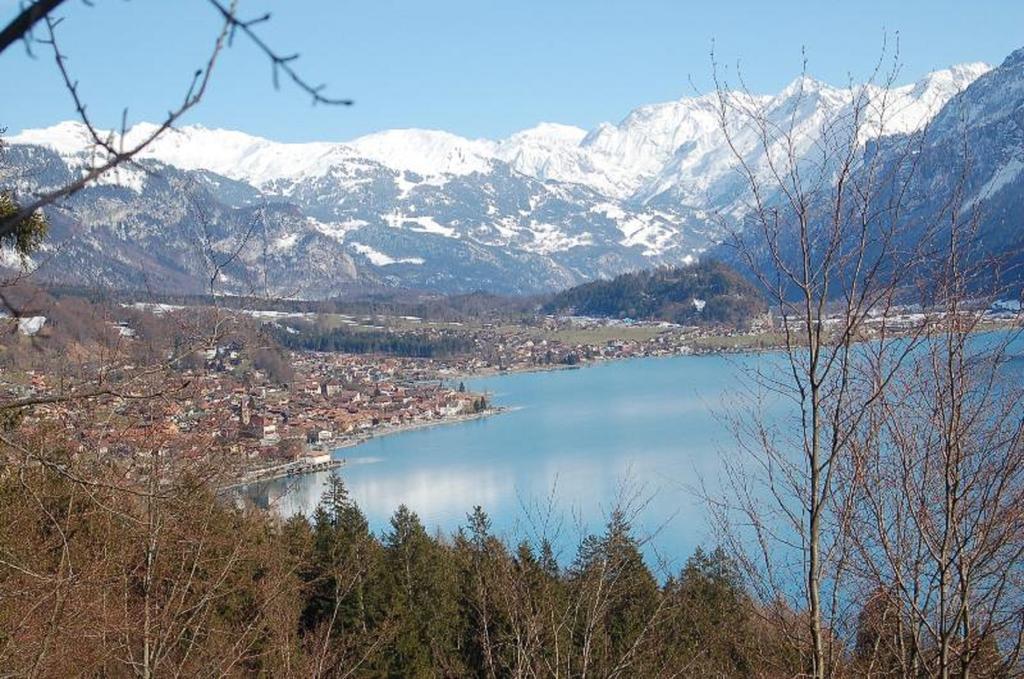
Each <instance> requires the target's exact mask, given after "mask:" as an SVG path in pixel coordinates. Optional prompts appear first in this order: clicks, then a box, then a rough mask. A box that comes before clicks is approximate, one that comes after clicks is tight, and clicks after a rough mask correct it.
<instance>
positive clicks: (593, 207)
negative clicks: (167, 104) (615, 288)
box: [0, 64, 988, 297]
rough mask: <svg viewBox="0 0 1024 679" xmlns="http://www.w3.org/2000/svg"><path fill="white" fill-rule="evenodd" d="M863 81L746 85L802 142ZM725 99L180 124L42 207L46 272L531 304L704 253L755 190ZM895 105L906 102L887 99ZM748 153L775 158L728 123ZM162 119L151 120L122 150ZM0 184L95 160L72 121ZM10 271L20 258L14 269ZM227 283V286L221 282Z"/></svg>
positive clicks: (45, 132) (938, 79) (41, 260)
mask: <svg viewBox="0 0 1024 679" xmlns="http://www.w3.org/2000/svg"><path fill="white" fill-rule="evenodd" d="M987 70H988V67H987V66H985V65H983V64H968V65H964V66H958V67H955V68H952V69H948V70H945V71H937V72H935V73H932V74H929V75H928V76H926V77H925V78H924V79H923V80H921V81H920V82H918V83H914V84H911V85H907V86H904V87H900V88H897V89H894V90H890V91H888V92H884V91H882V90H880V89H872V90H869V91H867V92H866V95H867V96H868V97H869V98H871V99H872V101H874V100H875V99H877V98H880V97H882V96H883V95H884V96H885V97H886V98H887V99H888V101H890V102H891V103H890V106H891V107H893V108H891V109H890V110H895V111H896V115H895V116H894V117H893V118H892V119H891V120H890V125H889V126H888V127H887V128H886V129H884V130H879V129H877V126H876V125H873V124H872V121H871V120H870V117H869V119H868V120H867V121H865V123H864V125H863V126H862V129H861V132H860V134H861V136H862V137H863V138H864V140H865V141H867V140H869V139H872V138H874V137H877V136H878V135H879V134H891V133H900V132H910V131H914V130H917V129H919V128H920V127H921V126H922V125H924V124H926V123H927V122H928V121H929V120H930V119H931V118H932V116H934V115H935V114H936V113H937V112H938V111H939V110H940V109H941V108H942V106H943V105H944V104H945V103H946V102H947V101H949V99H950V98H951V97H953V96H954V95H955V94H956V93H957V92H960V91H961V90H963V89H964V88H966V87H968V86H969V85H970V83H971V82H973V81H974V80H975V79H977V78H978V77H979V76H980V75H982V74H983V73H985V72H986V71H987ZM861 93H863V92H862V91H860V90H849V89H842V88H835V87H831V86H829V85H826V84H824V83H820V82H817V81H813V80H810V79H806V78H804V79H799V80H797V81H795V82H794V83H793V84H792V85H790V86H789V87H787V88H786V89H785V90H783V91H782V92H781V93H779V94H778V95H774V96H754V95H748V94H740V93H735V94H732V95H730V96H734V97H736V98H737V100H743V101H746V102H747V103H750V104H751V105H757V106H759V107H762V108H763V110H764V111H765V112H766V114H767V115H769V116H772V117H775V118H778V119H785V120H787V121H791V122H792V124H793V125H794V129H795V130H796V131H797V133H798V137H799V139H800V143H801V145H802V148H804V149H806V148H809V147H810V146H811V145H812V144H813V143H814V141H815V138H816V135H817V134H818V130H819V128H820V124H821V121H822V120H824V119H826V118H827V117H829V116H830V115H833V114H834V113H835V112H836V111H841V110H842V109H843V107H844V106H849V105H850V102H851V101H852V100H853V99H854V97H856V96H857V95H858V94H861ZM715 101H716V100H715V98H714V96H713V95H705V96H701V97H693V98H684V99H681V100H679V101H675V102H669V103H665V104H656V105H651V106H643V107H640V108H638V109H636V110H634V111H632V112H631V113H630V114H629V115H627V116H626V117H625V118H624V119H623V120H622V121H621V122H620V123H619V124H618V125H611V124H603V125H600V126H598V127H597V128H595V129H594V130H591V131H589V132H587V131H584V130H582V129H579V128H575V127H570V126H565V125H556V124H542V125H539V126H537V127H535V128H532V129H529V130H525V131H523V132H519V133H517V134H514V135H512V136H511V137H509V138H507V139H504V140H499V141H491V140H472V139H465V138H462V137H458V136H455V135H452V134H449V133H446V132H440V131H433V130H389V131H385V132H380V133H377V134H372V135H369V136H366V137H361V138H359V139H356V140H354V141H351V142H348V143H333V142H315V143H303V144H285V143H277V142H273V141H270V140H266V139H261V138H259V137H254V136H251V135H247V134H244V133H242V132H235V131H227V130H211V129H206V128H203V127H200V126H189V127H184V128H182V129H180V130H175V131H171V132H169V133H167V134H166V135H165V136H163V137H161V138H160V139H159V140H158V141H157V142H156V143H154V144H153V145H152V146H150V147H149V148H148V149H147V150H146V152H145V154H144V156H143V157H142V158H141V159H140V160H139V161H138V162H137V163H136V164H135V165H133V166H132V167H128V168H124V169H121V170H119V171H118V172H117V173H116V174H113V175H109V176H107V177H105V178H104V180H103V182H102V184H101V185H97V186H93V187H90V188H89V189H87V190H85V191H83V192H81V193H79V194H77V195H76V196H74V197H73V198H71V199H70V200H69V201H68V202H67V203H66V204H65V205H63V206H62V207H61V209H59V210H57V209H54V210H50V216H51V221H52V222H53V223H54V236H55V237H54V239H52V241H51V244H50V249H49V250H48V251H46V252H43V253H40V256H39V257H37V260H38V261H37V262H36V264H37V265H38V266H40V267H41V271H40V275H41V276H43V277H46V278H50V279H56V280H61V281H64V282H73V283H79V284H81V283H85V284H107V285H118V286H126V285H131V286H136V287H137V286H141V285H145V286H150V287H155V288H162V289H168V290H182V291H197V292H203V291H205V290H207V289H208V288H209V287H210V282H211V279H214V281H213V282H214V284H215V286H216V287H218V288H219V289H220V290H221V291H225V292H234V293H249V292H261V291H262V292H265V293H266V294H275V295H290V296H306V297H312V296H329V295H334V294H338V293H339V292H342V291H344V290H345V289H346V288H347V287H349V286H353V285H375V286H376V285H385V286H405V287H414V288H423V289H431V290H440V291H445V292H459V291H471V290H476V289H485V290H489V291H493V292H503V293H523V292H535V291H543V290H552V289H558V288H564V287H569V286H571V285H575V284H577V283H580V282H583V281H586V280H592V279H594V278H599V277H610V276H614V275H616V274H619V273H622V272H625V271H632V270H637V269H641V268H646V267H651V266H657V265H678V264H680V263H685V262H689V261H692V260H693V259H694V258H697V257H699V256H700V254H701V253H702V252H704V251H705V250H706V249H707V248H708V247H710V246H712V245H713V244H714V243H715V242H716V240H717V239H718V238H719V237H720V235H721V229H722V227H723V224H724V223H726V222H728V221H729V220H731V219H735V218H736V216H737V215H739V214H741V213H742V209H743V204H744V201H745V198H746V196H745V193H744V190H743V188H742V184H741V183H740V182H739V177H738V175H737V174H736V172H735V168H736V163H735V160H734V158H733V156H732V154H731V152H730V151H729V149H728V148H727V147H726V146H725V145H724V143H723V135H722V132H721V130H720V129H719V120H718V117H717V113H716V103H715ZM892 102H895V103H892ZM730 124H732V125H735V126H736V132H737V137H736V139H737V146H738V148H739V150H740V152H741V153H742V154H743V155H744V158H745V160H746V161H747V162H749V163H751V165H752V166H754V167H760V166H762V165H763V162H764V158H763V155H764V153H763V150H762V149H760V148H759V146H758V144H757V143H756V142H757V140H756V139H755V138H753V137H752V136H751V135H750V134H749V131H746V130H744V129H742V128H741V127H740V126H739V125H738V123H737V122H736V121H731V122H730ZM150 129H152V128H151V126H148V125H146V124H140V125H138V126H136V127H134V128H132V129H131V130H129V131H128V132H127V134H126V140H125V142H126V143H131V141H132V140H133V139H137V138H139V137H140V136H141V135H143V134H145V133H146V132H147V131H148V130H150ZM8 141H9V142H10V143H11V147H10V148H9V149H8V150H7V152H6V154H5V155H4V157H3V160H2V165H0V182H2V183H3V184H5V185H9V184H14V185H16V186H17V187H18V189H19V190H20V191H21V192H23V193H31V192H33V191H38V190H40V189H46V188H50V187H53V186H55V185H57V184H59V183H60V182H61V181H64V180H66V179H67V178H68V177H70V176H72V175H73V174H75V173H78V172H81V171H82V170H83V169H86V168H88V167H89V166H91V165H92V164H93V163H95V162H96V161H97V157H96V151H95V149H94V148H93V146H92V144H91V143H90V140H89V138H88V136H87V135H86V133H85V130H84V129H83V128H82V126H81V125H79V124H77V123H61V124H59V125H56V126H54V127H50V128H46V129H39V130H26V131H23V132H21V133H20V134H18V135H15V136H13V137H11V138H10V139H9V140H8ZM8 263H9V262H8ZM214 273H218V274H219V275H218V276H214V275H213V274H214Z"/></svg>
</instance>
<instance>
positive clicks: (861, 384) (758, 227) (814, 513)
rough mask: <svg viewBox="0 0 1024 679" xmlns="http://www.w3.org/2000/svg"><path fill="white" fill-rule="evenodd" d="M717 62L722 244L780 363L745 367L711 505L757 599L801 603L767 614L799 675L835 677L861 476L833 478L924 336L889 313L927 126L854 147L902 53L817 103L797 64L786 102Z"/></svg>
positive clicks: (909, 261)
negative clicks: (734, 451)
mask: <svg viewBox="0 0 1024 679" xmlns="http://www.w3.org/2000/svg"><path fill="white" fill-rule="evenodd" d="M712 63H713V66H714V74H715V83H716V95H717V96H716V102H717V112H718V117H719V123H720V129H721V131H722V134H723V137H724V140H725V143H726V144H727V145H728V147H729V148H730V150H731V151H732V153H733V156H734V158H735V162H736V167H737V170H738V171H739V173H740V175H741V177H742V179H743V186H744V188H745V195H746V196H748V200H747V205H746V208H745V210H744V217H743V219H742V220H741V221H740V223H739V224H736V225H732V226H730V234H731V235H730V238H729V239H728V244H729V245H731V246H732V248H733V250H734V252H735V256H736V258H737V259H738V260H739V261H740V262H741V263H742V264H743V265H744V266H745V268H746V269H747V270H748V271H749V272H750V273H751V275H753V276H754V277H755V278H756V279H757V281H758V282H759V283H760V284H761V286H762V287H763V289H764V290H765V291H766V293H767V295H768V298H769V302H770V306H771V308H772V312H773V314H774V317H775V319H776V322H778V323H779V324H780V325H781V327H780V328H779V331H780V332H781V334H782V337H783V341H784V351H783V354H782V357H781V359H780V360H779V361H768V362H767V364H760V367H758V368H756V369H752V370H751V373H750V374H751V379H752V381H751V385H750V386H751V389H752V393H753V394H754V395H756V396H757V402H756V403H755V404H754V406H755V412H754V413H753V414H754V415H755V416H754V417H746V416H745V415H742V416H739V417H736V418H735V420H734V422H733V424H734V427H735V431H736V433H737V435H738V443H739V446H738V447H739V454H738V455H737V456H736V457H734V458H732V459H731V460H729V461H728V477H729V480H728V481H727V487H728V488H729V492H728V493H727V497H726V498H724V499H723V498H719V500H718V501H717V502H716V503H715V507H716V512H715V513H716V516H717V517H718V518H719V519H720V520H721V526H722V527H723V528H724V529H725V531H726V535H728V536H729V539H730V540H731V544H733V546H734V547H735V548H736V549H737V550H743V551H745V553H746V554H747V555H748V556H747V560H746V566H747V570H748V573H749V574H750V576H751V577H752V578H753V581H754V582H755V583H756V585H757V587H758V590H759V592H760V595H761V596H762V597H763V599H764V600H765V602H766V603H771V602H784V601H792V602H793V605H792V606H783V607H781V608H776V609H775V610H779V611H788V610H792V609H795V610H797V611H801V616H799V617H798V618H796V619H794V618H792V617H791V616H788V615H785V616H783V617H782V618H780V619H779V620H777V621H776V622H777V624H779V625H780V626H781V627H783V628H787V627H788V628H789V629H790V630H791V631H790V634H791V636H792V642H793V644H794V645H795V646H796V647H797V648H799V649H800V650H801V653H804V654H805V655H804V657H805V662H806V668H807V672H808V673H809V675H810V676H813V677H815V678H819V677H827V676H833V675H834V674H836V673H837V671H838V668H839V665H840V662H841V660H842V657H843V653H842V648H843V644H842V643H841V642H842V639H843V636H844V635H845V634H848V633H849V630H848V629H844V624H845V621H848V620H849V619H850V615H849V603H850V602H849V599H848V598H846V597H845V596H844V586H845V579H846V577H847V574H848V569H849V559H850V557H851V554H852V545H851V541H850V538H851V526H850V517H849V515H850V512H851V503H852V501H853V499H854V497H855V493H854V487H852V486H851V485H849V482H851V481H856V480H857V479H843V482H842V483H839V482H838V479H837V473H838V471H839V469H840V466H841V462H842V460H843V459H844V457H845V456H847V455H849V454H850V449H851V442H852V439H853V437H854V435H855V434H856V432H858V431H859V428H860V426H861V423H862V421H863V419H864V418H865V417H866V414H867V413H868V409H869V406H870V405H871V404H872V403H874V402H876V401H877V400H878V399H879V398H880V396H881V395H882V394H883V393H884V392H885V390H886V388H887V386H888V384H889V383H890V381H891V380H892V379H893V378H894V376H895V375H896V374H897V373H898V372H899V371H900V369H901V366H902V365H903V363H904V362H905V361H906V359H907V357H908V356H909V355H910V354H911V353H912V352H913V351H914V349H915V347H916V346H917V345H918V344H919V342H920V340H921V328H920V327H918V326H914V327H899V328H897V327H896V326H895V324H894V323H893V321H892V320H891V319H892V317H893V316H894V313H895V311H896V309H897V305H898V302H899V300H900V295H901V293H902V292H903V291H904V290H906V289H907V288H908V287H910V286H911V285H912V284H913V283H914V280H915V279H914V274H915V265H916V264H917V263H918V262H920V261H922V260H923V258H925V257H926V256H927V252H926V247H924V245H922V244H924V243H928V242H930V241H929V239H928V238H927V237H926V238H922V239H920V240H918V241H916V242H910V243H908V242H907V240H906V239H905V238H903V237H902V234H903V231H904V229H905V225H904V224H903V219H904V217H905V214H904V213H905V205H906V197H905V192H906V188H907V187H908V186H909V184H910V182H911V181H912V179H913V177H914V172H915V169H916V165H915V163H916V158H917V154H916V153H915V152H916V150H917V149H918V147H919V146H920V144H921V143H922V140H923V138H924V136H925V134H926V132H925V131H922V132H921V133H918V134H916V135H910V136H906V137H903V138H898V140H896V141H893V142H891V148H890V149H889V150H890V151H891V153H887V154H874V155H868V154H864V153H863V151H864V139H865V136H866V134H867V133H869V132H870V134H872V135H875V136H878V137H883V136H885V134H886V132H887V130H888V125H889V121H890V119H891V117H892V116H893V115H894V113H895V111H894V110H893V102H892V101H891V94H890V91H891V89H892V86H893V83H894V81H895V78H896V77H897V74H898V71H899V68H898V66H899V60H898V51H897V54H896V55H895V56H894V57H893V58H892V60H891V64H889V62H888V60H887V59H886V58H885V57H884V51H883V59H880V60H879V62H878V64H877V65H876V67H875V69H874V71H873V73H872V75H871V76H870V78H869V79H868V81H867V82H866V83H863V84H853V83H851V84H850V85H849V87H848V89H847V90H845V92H846V93H847V95H846V97H845V98H844V99H843V100H842V101H839V102H836V101H834V100H831V99H827V98H822V99H820V100H815V98H816V97H818V96H819V94H818V92H817V91H816V90H815V84H814V83H813V81H811V80H809V79H808V78H807V77H806V63H805V72H804V74H802V77H801V78H800V79H799V80H798V81H797V82H796V83H795V84H794V86H793V89H792V92H790V97H789V98H788V99H787V100H785V102H783V103H782V104H781V105H775V104H773V102H771V101H769V100H766V99H765V98H761V97H757V96H754V95H752V94H751V93H750V92H749V91H748V90H747V89H746V87H745V86H743V83H742V78H740V84H741V87H740V89H739V90H737V91H734V90H730V89H729V87H728V85H727V83H726V82H725V80H724V76H723V73H722V71H721V69H720V68H719V66H718V65H717V63H716V62H715V61H714V55H712ZM887 64H889V65H888V66H887ZM776 103H777V102H776ZM813 105H817V106H819V107H820V110H821V116H822V117H821V120H820V122H819V124H817V125H816V128H815V129H814V130H812V132H813V133H812V134H810V135H806V134H800V133H799V132H801V131H799V130H797V129H796V125H797V122H798V120H799V116H800V113H801V111H802V110H803V109H804V108H805V107H806V106H813ZM802 132H807V130H803V131H802ZM757 158H761V159H763V160H756V159H757ZM883 158H884V159H885V160H883ZM926 228H932V227H931V226H930V225H929V226H928V227H926ZM865 340H867V341H865ZM866 366H871V367H873V368H874V369H875V370H874V372H873V379H871V380H867V379H864V377H863V375H864V373H863V370H864V368H865V367H866ZM747 414H749V413H747ZM765 610H768V611H770V610H773V609H772V608H771V607H770V606H769V607H766V608H765ZM796 621H800V622H796ZM794 624H795V625H796V627H793V625H794Z"/></svg>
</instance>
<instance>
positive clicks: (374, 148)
mask: <svg viewBox="0 0 1024 679" xmlns="http://www.w3.org/2000/svg"><path fill="white" fill-rule="evenodd" d="M349 146H350V147H351V148H352V149H353V150H354V151H355V152H356V153H358V154H359V155H362V156H364V157H366V158H370V159H371V160H375V161H377V162H379V163H381V164H382V165H384V166H386V167H389V168H391V169H393V170H397V171H400V172H401V171H410V172H415V173H416V174H419V175H422V176H425V177H439V176H443V175H467V174H472V173H474V172H486V171H487V170H488V169H489V165H490V159H491V158H492V157H493V156H494V143H493V142H490V141H486V140H473V139H465V138H463V137H459V136H457V135H454V134H451V133H449V132H443V131H440V130H419V129H405V130H386V131H384V132H377V133H375V134H370V135H366V136H365V137H359V138H358V139H356V140H355V141H352V142H350V143H349Z"/></svg>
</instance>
